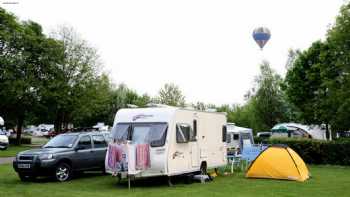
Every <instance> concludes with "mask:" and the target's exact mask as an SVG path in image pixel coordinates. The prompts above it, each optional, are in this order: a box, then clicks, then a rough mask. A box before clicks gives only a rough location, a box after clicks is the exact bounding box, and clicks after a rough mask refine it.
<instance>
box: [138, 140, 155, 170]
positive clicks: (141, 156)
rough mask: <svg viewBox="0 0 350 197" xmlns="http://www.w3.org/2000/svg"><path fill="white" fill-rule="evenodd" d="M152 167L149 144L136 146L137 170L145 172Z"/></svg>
mask: <svg viewBox="0 0 350 197" xmlns="http://www.w3.org/2000/svg"><path fill="white" fill-rule="evenodd" d="M150 167H151V159H150V147H149V144H138V145H137V146H136V169H137V170H145V169H147V168H150Z"/></svg>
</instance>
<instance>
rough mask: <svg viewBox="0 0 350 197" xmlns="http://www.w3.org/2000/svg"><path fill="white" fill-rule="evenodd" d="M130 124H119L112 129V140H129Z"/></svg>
mask: <svg viewBox="0 0 350 197" xmlns="http://www.w3.org/2000/svg"><path fill="white" fill-rule="evenodd" d="M129 127H130V125H129V124H117V125H115V126H114V127H113V129H112V138H113V139H116V140H127V139H128V134H129Z"/></svg>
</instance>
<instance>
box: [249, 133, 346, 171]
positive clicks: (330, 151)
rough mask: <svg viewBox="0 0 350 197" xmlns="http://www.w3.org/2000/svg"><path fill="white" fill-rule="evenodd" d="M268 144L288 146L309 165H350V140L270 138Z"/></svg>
mask: <svg viewBox="0 0 350 197" xmlns="http://www.w3.org/2000/svg"><path fill="white" fill-rule="evenodd" d="M258 140H260V139H258ZM258 140H256V141H258ZM260 142H261V141H260ZM267 142H268V144H285V145H288V146H289V147H290V148H292V149H293V150H294V151H295V152H297V153H298V154H299V155H300V157H301V158H303V159H304V161H305V162H306V163H308V164H331V165H350V140H335V141H321V140H311V139H300V138H270V139H268V140H267ZM256 143H258V142H256Z"/></svg>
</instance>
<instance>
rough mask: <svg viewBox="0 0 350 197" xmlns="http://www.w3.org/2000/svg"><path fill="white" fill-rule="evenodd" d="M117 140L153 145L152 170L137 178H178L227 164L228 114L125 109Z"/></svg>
mask: <svg viewBox="0 0 350 197" xmlns="http://www.w3.org/2000/svg"><path fill="white" fill-rule="evenodd" d="M112 138H113V139H127V140H129V143H131V144H133V143H134V144H137V143H138V141H144V140H145V139H146V138H147V140H148V142H149V144H150V168H148V169H146V170H144V171H141V172H139V173H138V174H134V175H133V176H134V177H136V178H137V177H151V176H168V177H170V176H175V175H181V174H187V173H193V172H202V173H206V170H207V168H217V167H219V166H224V165H226V143H225V141H226V114H225V113H217V112H205V111H195V110H188V109H182V108H176V107H169V106H167V107H152V108H134V109H121V110H119V111H118V112H117V114H116V116H115V120H114V125H113V129H112Z"/></svg>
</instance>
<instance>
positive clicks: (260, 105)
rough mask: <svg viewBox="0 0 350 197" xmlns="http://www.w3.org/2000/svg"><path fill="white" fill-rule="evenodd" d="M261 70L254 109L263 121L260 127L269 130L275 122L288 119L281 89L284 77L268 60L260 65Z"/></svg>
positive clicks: (257, 81)
mask: <svg viewBox="0 0 350 197" xmlns="http://www.w3.org/2000/svg"><path fill="white" fill-rule="evenodd" d="M260 72H261V73H260V75H259V76H258V77H257V78H256V84H257V87H256V93H255V95H254V99H255V101H254V102H255V103H254V106H255V107H254V108H255V109H254V111H255V115H256V117H257V119H259V120H260V121H261V123H262V125H261V128H260V129H262V130H269V129H271V128H272V127H273V126H274V125H275V124H277V123H279V122H284V121H287V120H288V118H287V117H286V113H285V112H286V105H285V102H284V100H283V91H282V90H281V84H282V78H281V77H280V76H279V75H278V74H276V73H275V72H274V71H273V70H272V69H271V67H270V65H269V63H268V62H263V63H262V64H261V65H260Z"/></svg>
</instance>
